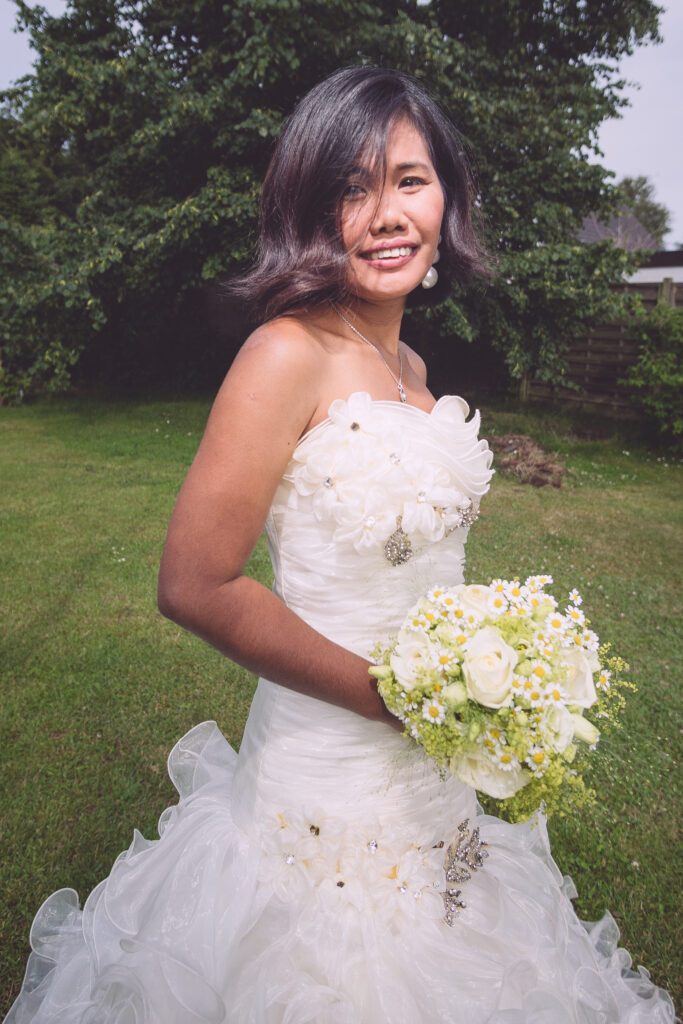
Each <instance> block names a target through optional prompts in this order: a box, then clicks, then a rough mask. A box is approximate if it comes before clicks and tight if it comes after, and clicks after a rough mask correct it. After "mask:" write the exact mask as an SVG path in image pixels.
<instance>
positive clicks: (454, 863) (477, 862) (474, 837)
mask: <svg viewBox="0 0 683 1024" xmlns="http://www.w3.org/2000/svg"><path fill="white" fill-rule="evenodd" d="M469 823H470V819H469V818H465V820H464V821H461V822H460V824H459V825H458V832H459V833H460V838H459V839H456V840H454V841H453V842H452V843H451V844H450V846H449V847H448V848H447V850H446V857H445V859H444V864H443V867H444V872H445V874H446V889H445V890H444V891H443V892H441V893H440V895H441V897H442V899H443V902H444V910H445V911H446V913H445V915H444V921H445V922H446V924H447V925H450V927H451V928H452V927H453V924H454V922H455V919H456V917H457V916H458V914H459V913H460V911H461V910H463V909H464V908H465V907H466V906H467V904H466V903H463V901H462V900H461V899H460V896H461V895H462V890H461V889H456V888H455V886H456V885H458V884H459V883H462V882H466V881H468V879H470V878H471V877H472V872H473V871H476V870H477V869H478V868H480V867H481V866H482V864H483V863H484V858H485V857H488V856H489V851H488V850H485V849H484V847H485V846H488V843H486V842H484V840H483V839H480V838H479V828H478V827H477V828H474V829H472V830H471V831H470V829H469V828H468V827H467V826H468V825H469Z"/></svg>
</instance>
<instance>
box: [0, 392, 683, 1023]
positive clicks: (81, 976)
mask: <svg viewBox="0 0 683 1024" xmlns="http://www.w3.org/2000/svg"><path fill="white" fill-rule="evenodd" d="M468 414H469V408H468V406H467V403H466V402H465V401H464V400H463V399H462V398H460V397H457V396H446V397H444V398H442V399H440V400H439V402H437V404H436V406H435V408H434V409H433V411H432V412H431V413H425V412H423V411H421V410H419V409H417V408H415V407H413V406H410V405H402V404H400V403H398V402H393V401H374V400H372V399H371V398H370V397H369V396H368V395H367V394H366V393H364V392H356V393H355V394H353V395H351V396H350V397H349V399H348V400H346V401H341V400H340V401H337V402H335V403H333V405H332V406H331V407H330V415H329V417H328V419H326V420H325V421H324V422H323V423H321V424H319V425H318V426H317V427H314V428H313V430H311V431H309V433H308V434H306V435H305V436H304V438H302V439H301V441H300V442H299V444H298V445H297V447H296V450H295V452H294V455H293V458H292V460H291V462H290V464H289V465H288V467H287V471H286V473H285V475H284V476H283V479H282V481H281V482H280V485H279V487H278V489H277V492H276V495H275V498H274V501H273V505H272V508H271V510H270V513H269V516H268V521H267V534H268V540H269V546H270V552H271V557H272V560H273V567H274V572H275V584H274V589H275V592H276V593H277V595H278V596H279V597H280V598H281V599H282V600H283V601H284V602H285V603H286V604H287V605H288V606H289V607H290V608H291V609H292V610H293V611H294V612H296V613H297V614H298V615H300V616H301V617H302V618H303V619H305V620H306V621H307V622H308V623H310V625H311V626H313V627H314V628H315V629H317V630H319V631H320V632H321V633H324V634H325V635H326V636H328V637H330V638H332V639H333V640H335V641H336V642H337V643H339V644H342V645H344V646H345V647H347V648H350V649H352V650H354V651H356V652H357V653H359V654H361V655H368V653H369V651H370V650H371V648H372V647H373V645H374V644H375V643H376V642H377V641H378V640H380V639H384V638H385V637H386V636H387V634H388V633H390V632H391V631H392V630H393V629H395V628H396V627H397V626H398V624H399V623H400V622H401V620H402V618H403V616H404V615H405V613H406V612H407V610H408V608H409V607H410V605H411V604H412V603H413V602H414V600H415V599H416V598H417V597H418V595H419V594H420V593H421V592H423V591H424V590H425V589H426V588H427V587H429V586H430V585H431V584H434V583H436V582H440V583H448V584H455V583H458V582H461V581H462V579H463V564H464V556H465V541H466V538H467V533H468V529H469V524H470V523H471V522H472V521H473V519H474V518H476V510H477V508H478V505H479V501H480V499H481V497H482V496H483V495H484V494H485V492H486V491H487V490H488V487H489V481H490V478H491V476H492V474H493V472H494V470H493V469H492V468H491V463H492V458H493V456H492V452H491V451H490V449H489V447H488V445H487V443H486V441H485V440H480V439H478V430H479V423H480V417H479V412H478V411H477V412H476V413H475V415H474V416H473V417H472V419H470V420H469V422H468V421H467V415H468ZM467 499H469V500H470V518H469V520H467V517H465V524H464V525H458V523H459V522H460V519H461V512H462V509H463V507H466V506H467ZM399 517H400V518H399ZM264 628H265V626H264ZM168 766H169V773H170V776H171V779H172V780H173V783H174V785H175V786H176V788H177V789H178V792H179V795H180V796H179V801H178V803H177V804H175V805H173V806H171V807H169V808H167V809H166V810H165V811H164V812H163V813H162V815H161V818H160V820H159V836H160V838H158V839H145V838H144V837H143V836H142V835H141V834H140V833H139V832H138V831H137V830H136V831H135V832H134V838H133V841H132V843H131V846H130V848H129V849H128V850H126V851H125V852H123V853H121V854H120V855H119V857H118V858H117V860H116V861H115V863H114V865H113V867H112V870H111V873H110V874H109V876H108V877H107V878H105V879H104V880H103V881H102V882H100V883H99V885H97V887H96V888H95V889H94V890H93V892H92V893H91V894H90V896H89V897H88V899H87V900H86V902H85V905H84V907H83V909H82V910H81V909H80V908H79V901H78V897H77V894H76V892H75V891H74V890H73V889H60V890H59V891H57V892H55V893H53V894H52V895H51V896H50V897H49V898H48V899H47V900H46V901H45V902H44V903H43V905H42V906H41V908H40V909H39V911H38V913H37V915H36V918H35V920H34V922H33V927H32V929H31V946H32V948H33V952H32V954H31V956H30V958H29V962H28V966H27V970H26V977H25V979H24V984H23V987H22V990H21V993H20V995H19V996H18V998H17V1000H16V1001H15V1003H14V1005H13V1007H12V1009H11V1011H10V1013H9V1016H8V1017H7V1018H6V1022H7V1024H10V1022H11V1024H25V1022H28V1021H32V1022H34V1024H47V1022H52V1024H57V1022H59V1024H195V1022H197V1024H199V1022H201V1024H219V1022H222V1021H225V1022H230V1024H307V1022H311V1024H436V1022H439V1024H446V1022H449V1024H484V1022H487V1024H613V1022H622V1024H627V1022H628V1024H640V1022H648V1024H671V1022H672V1021H674V1019H675V1014H674V1007H673V1003H672V1001H671V998H670V996H669V995H668V993H667V992H666V991H665V990H663V989H662V988H659V987H657V986H655V985H654V984H653V983H652V981H651V980H650V976H649V974H648V972H647V971H646V970H645V968H643V967H639V968H638V970H634V969H633V968H632V967H631V958H630V956H629V954H628V953H627V952H626V950H624V949H622V948H620V947H618V938H619V930H618V928H617V925H616V923H615V921H614V918H613V917H612V916H611V914H610V913H609V911H606V912H605V914H604V916H603V917H602V918H601V920H599V921H598V922H596V923H588V922H582V921H580V920H579V918H578V917H577V916H576V913H575V911H574V909H573V906H572V903H571V902H570V899H571V897H573V896H575V895H576V890H575V889H574V886H573V883H572V880H571V878H570V877H569V876H567V875H565V876H563V875H562V874H561V872H560V870H559V869H558V867H557V865H556V863H555V862H554V860H553V859H552V856H551V853H550V848H549V845H548V838H547V830H546V823H545V818H544V816H543V815H542V814H541V813H538V814H537V815H536V816H535V818H534V819H533V820H532V821H529V822H526V823H523V824H517V825H510V824H508V823H506V822H504V821H502V820H501V819H499V818H497V817H491V816H488V815H485V814H483V813H482V812H481V807H480V806H479V805H478V803H477V798H476V793H475V791H474V790H473V789H471V788H470V787H468V786H466V785H464V784H463V783H462V782H460V781H458V780H457V779H455V778H450V779H449V780H447V781H446V782H444V781H441V779H440V777H439V775H438V773H437V772H436V771H435V770H434V769H433V768H432V767H431V765H430V763H428V762H427V760H426V759H425V757H424V756H423V754H422V752H421V751H420V750H419V749H418V748H417V747H415V746H414V745H412V744H411V742H409V741H407V740H406V739H404V738H403V737H402V736H401V735H400V734H399V733H398V732H396V731H395V730H393V729H391V728H390V727H389V726H388V725H386V724H384V723H380V722H372V721H368V720H366V719H365V718H362V717H360V716H359V715H356V714H354V713H352V712H350V711H346V710H343V709H341V708H339V707H335V706H333V705H331V704H328V703H326V702H323V701H319V700H316V699H314V698H311V697H305V696H302V695H300V694H297V693H295V692H294V691H292V690H289V689H286V688H284V687H281V686H279V685H276V684H275V683H273V682H270V681H268V680H266V679H260V680H259V683H258V687H257V690H256V693H255V696H254V699H253V703H252V705H251V710H250V714H249V719H248V722H247V726H246V731H245V733H244V739H243V742H242V745H241V749H240V752H239V755H238V754H236V753H235V752H234V750H233V749H232V747H231V746H230V745H229V744H228V742H227V741H226V739H225V738H224V737H223V735H222V733H221V732H220V730H219V729H218V727H217V725H216V723H215V722H212V721H210V722H203V723H201V724H200V725H197V726H196V727H195V728H193V729H191V730H190V731H189V732H188V733H187V734H186V735H185V736H183V738H182V739H181V740H179V742H178V743H177V744H176V746H175V747H174V748H173V750H172V751H171V753H170V756H169V762H168ZM475 827H476V828H478V830H479V832H478V834H477V833H476V832H474V829H475ZM477 835H478V837H479V840H480V841H483V843H485V844H486V846H483V845H482V846H478V844H477ZM454 839H456V840H458V839H459V840H461V841H462V843H463V844H464V847H463V849H464V851H465V853H464V854H463V856H465V854H468V851H469V856H468V859H467V861H465V860H463V859H462V858H461V859H460V861H459V866H460V867H461V868H465V869H466V871H465V874H467V873H469V875H470V877H469V878H465V879H464V880H462V881H459V882H457V891H459V895H458V896H454V895H452V896H450V897H448V896H447V897H444V895H443V893H445V892H446V890H447V889H448V888H450V889H451V890H453V885H454V883H452V882H447V881H446V873H445V872H446V869H445V866H444V864H445V853H446V851H447V849H448V846H449V844H450V843H451V842H452V841H453V840H454ZM478 851H479V852H478ZM481 851H484V852H483V853H482V852H481ZM449 900H450V904H449ZM447 904H449V905H450V909H451V912H450V913H449V914H446V910H447ZM447 918H448V919H447Z"/></svg>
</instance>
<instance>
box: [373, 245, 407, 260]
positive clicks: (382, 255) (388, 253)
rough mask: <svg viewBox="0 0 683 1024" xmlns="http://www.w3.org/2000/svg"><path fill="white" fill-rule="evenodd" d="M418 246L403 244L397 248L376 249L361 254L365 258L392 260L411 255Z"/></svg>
mask: <svg viewBox="0 0 683 1024" xmlns="http://www.w3.org/2000/svg"><path fill="white" fill-rule="evenodd" d="M416 248H417V246H412V245H401V246H397V248H395V249H375V251H374V252H364V253H361V256H362V258H363V259H364V260H368V261H372V260H391V259H396V258H397V257H399V256H411V255H412V254H413V253H414V252H415V249H416Z"/></svg>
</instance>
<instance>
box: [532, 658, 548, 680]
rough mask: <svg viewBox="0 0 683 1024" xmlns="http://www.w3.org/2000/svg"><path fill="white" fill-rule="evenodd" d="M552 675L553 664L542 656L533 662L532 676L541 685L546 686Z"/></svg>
mask: <svg viewBox="0 0 683 1024" xmlns="http://www.w3.org/2000/svg"><path fill="white" fill-rule="evenodd" d="M551 675H552V666H551V665H549V664H548V662H547V661H544V660H543V659H542V658H536V659H534V661H532V662H531V678H532V680H533V681H534V682H535V683H536V684H537V685H540V686H545V685H546V684H547V683H548V682H549V680H550V677H551Z"/></svg>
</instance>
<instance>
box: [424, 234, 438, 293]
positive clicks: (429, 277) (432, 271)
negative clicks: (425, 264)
mask: <svg viewBox="0 0 683 1024" xmlns="http://www.w3.org/2000/svg"><path fill="white" fill-rule="evenodd" d="M440 241H441V235H439V242H440ZM440 256H441V253H440V252H439V250H438V249H437V250H436V252H435V253H434V261H433V262H434V263H438V262H439V258H440ZM438 280H439V272H438V270H437V269H436V267H435V266H431V267H430V268H429V270H428V271H427V273H426V274H425V276H424V277H423V278H422V287H423V288H433V287H434V285H435V284H436V282H437V281H438Z"/></svg>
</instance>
